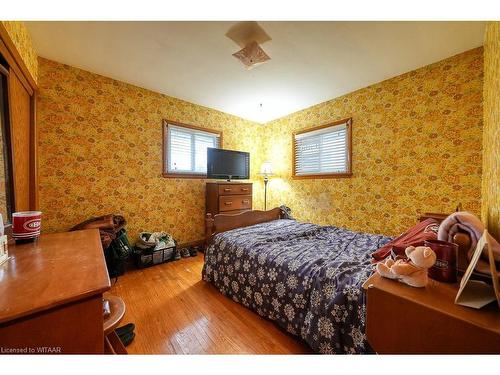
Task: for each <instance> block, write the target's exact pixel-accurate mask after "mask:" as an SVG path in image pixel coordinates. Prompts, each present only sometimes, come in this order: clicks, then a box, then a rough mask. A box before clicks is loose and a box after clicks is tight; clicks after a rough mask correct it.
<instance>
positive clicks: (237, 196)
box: [206, 182, 252, 216]
mask: <svg viewBox="0 0 500 375" xmlns="http://www.w3.org/2000/svg"><path fill="white" fill-rule="evenodd" d="M251 209H252V183H248V182H245V183H239V182H207V192H206V213H207V214H212V216H213V215H217V214H219V213H229V214H231V213H232V214H236V213H240V212H243V211H247V210H251Z"/></svg>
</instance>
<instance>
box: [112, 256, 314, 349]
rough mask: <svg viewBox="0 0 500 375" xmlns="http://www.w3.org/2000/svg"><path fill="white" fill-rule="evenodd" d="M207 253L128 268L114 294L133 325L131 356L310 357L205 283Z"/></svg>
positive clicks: (299, 343)
mask: <svg viewBox="0 0 500 375" xmlns="http://www.w3.org/2000/svg"><path fill="white" fill-rule="evenodd" d="M202 267H203V254H198V256H196V257H193V258H183V259H181V260H179V261H177V262H170V263H165V264H162V265H157V266H154V267H151V268H148V269H145V270H130V271H127V273H126V274H125V275H124V276H122V277H120V278H119V279H118V283H117V284H115V285H114V286H113V287H112V289H111V293H112V294H115V295H118V296H120V297H122V298H123V300H124V301H125V304H126V305H127V310H126V313H125V317H124V319H123V321H122V324H121V325H123V324H126V323H129V322H133V323H135V325H136V331H135V332H136V337H135V339H134V341H133V342H132V344H130V345H129V346H128V347H127V350H128V352H129V353H131V354H134V353H135V354H160V353H165V354H293V353H310V352H311V350H310V349H309V347H308V346H307V345H306V344H305V343H304V342H302V341H301V340H300V339H298V338H295V337H292V336H290V335H288V334H287V333H285V332H284V331H281V330H280V329H279V328H278V327H277V326H276V325H274V324H273V323H272V322H270V321H268V320H266V319H264V318H262V317H260V316H259V315H257V314H256V313H253V312H252V311H250V310H248V309H247V308H245V307H243V306H241V305H239V304H237V303H235V302H233V301H232V300H230V299H229V298H227V297H224V296H223V295H222V294H221V293H219V292H218V291H217V290H216V289H215V288H214V287H213V286H212V285H211V284H209V283H206V282H204V281H202V280H201V269H202Z"/></svg>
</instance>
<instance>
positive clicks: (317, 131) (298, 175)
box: [292, 118, 352, 179]
mask: <svg viewBox="0 0 500 375" xmlns="http://www.w3.org/2000/svg"><path fill="white" fill-rule="evenodd" d="M340 129H345V130H346V133H345V134H346V135H345V136H346V138H345V157H346V168H345V170H343V171H338V172H328V171H322V170H321V166H320V170H316V171H311V172H298V171H297V167H298V165H297V163H298V158H299V156H298V155H297V140H301V139H302V140H304V139H307V138H308V137H314V136H319V135H323V134H328V133H332V132H336V131H338V130H340ZM320 155H321V150H320ZM292 156H293V157H292V160H293V161H292V177H293V178H295V179H305V178H336V177H350V176H352V118H347V119H342V120H339V121H335V122H332V123H328V124H325V125H321V126H316V127H312V128H307V129H303V130H300V131H298V132H295V133H293V134H292ZM320 157H321V156H320Z"/></svg>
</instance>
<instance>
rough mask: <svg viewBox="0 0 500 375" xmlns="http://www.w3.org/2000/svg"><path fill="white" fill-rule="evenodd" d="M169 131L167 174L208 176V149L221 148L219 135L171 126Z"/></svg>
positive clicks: (168, 127)
mask: <svg viewBox="0 0 500 375" xmlns="http://www.w3.org/2000/svg"><path fill="white" fill-rule="evenodd" d="M167 129H168V132H167V145H166V147H167V160H168V164H167V172H168V173H187V174H193V173H194V174H206V173H207V148H208V147H215V148H216V147H219V138H220V137H219V135H218V134H215V133H210V132H204V131H201V130H197V129H191V128H187V127H186V128H184V127H181V126H176V125H170V124H168V126H167Z"/></svg>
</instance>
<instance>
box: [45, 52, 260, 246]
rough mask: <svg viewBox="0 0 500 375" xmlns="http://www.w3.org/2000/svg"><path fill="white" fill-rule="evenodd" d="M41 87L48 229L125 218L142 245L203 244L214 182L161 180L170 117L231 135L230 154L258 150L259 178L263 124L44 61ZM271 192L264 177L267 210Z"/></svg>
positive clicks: (254, 160)
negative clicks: (153, 234) (151, 240)
mask: <svg viewBox="0 0 500 375" xmlns="http://www.w3.org/2000/svg"><path fill="white" fill-rule="evenodd" d="M38 84H39V88H40V91H39V95H38V102H37V121H38V128H39V153H38V155H39V185H40V208H41V210H42V211H43V213H44V216H43V227H44V230H45V231H49V232H51V231H63V230H67V229H68V228H70V227H71V226H73V225H75V224H76V223H78V222H80V221H82V220H85V219H87V218H88V217H90V216H95V215H101V214H105V213H117V214H122V215H124V216H125V217H126V218H127V220H128V230H129V235H130V239H131V240H133V241H135V239H136V237H137V234H138V232H139V231H142V230H149V231H158V230H166V231H168V232H170V233H172V234H173V236H174V237H175V238H176V239H178V240H179V241H181V242H187V241H194V240H199V239H202V238H203V237H204V211H205V193H204V191H205V182H206V180H201V179H168V178H164V177H162V176H161V173H162V120H163V119H169V120H174V121H179V122H183V123H188V124H194V125H198V126H204V127H207V128H212V129H218V130H222V132H223V142H224V147H225V148H229V149H237V150H243V151H250V152H251V174H252V177H254V176H255V174H256V173H257V172H258V168H259V166H260V156H261V155H262V152H260V150H261V146H260V143H259V140H260V137H259V133H260V130H261V129H262V125H260V124H256V123H252V122H250V121H246V120H243V119H240V118H238V117H234V116H231V115H228V114H225V113H222V112H218V111H215V110H212V109H209V108H206V107H202V106H198V105H195V104H192V103H188V102H185V101H182V100H179V99H175V98H171V97H168V96H165V95H161V94H158V93H155V92H152V91H149V90H146V89H142V88H139V87H135V86H132V85H129V84H126V83H123V82H119V81H115V80H112V79H110V78H106V77H103V76H99V75H97V74H93V73H90V72H87V71H83V70H80V69H77V68H73V67H70V66H67V65H63V64H60V63H57V62H54V61H50V60H46V59H43V58H40V59H39V82H38ZM262 185H263V184H262V182H261V179H260V178H256V179H255V183H254V200H255V207H258V208H260V207H261V205H262V203H261V201H262V199H263V192H262Z"/></svg>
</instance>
